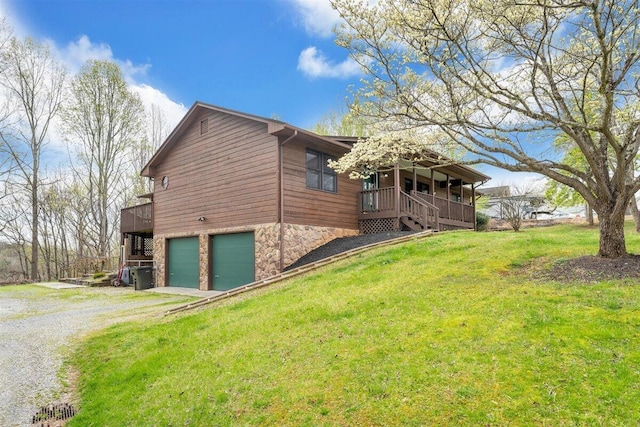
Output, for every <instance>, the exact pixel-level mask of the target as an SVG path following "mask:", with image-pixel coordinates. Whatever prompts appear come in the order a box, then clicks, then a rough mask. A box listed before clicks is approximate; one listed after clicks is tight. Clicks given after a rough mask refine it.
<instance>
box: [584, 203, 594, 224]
mask: <svg viewBox="0 0 640 427" xmlns="http://www.w3.org/2000/svg"><path fill="white" fill-rule="evenodd" d="M584 206H585V211H586V214H587V224H589V225H593V224H594V221H593V208H592V207H591V205H590V204H589V203H586V204H585V205H584Z"/></svg>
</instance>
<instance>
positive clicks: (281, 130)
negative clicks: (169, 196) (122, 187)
mask: <svg viewBox="0 0 640 427" xmlns="http://www.w3.org/2000/svg"><path fill="white" fill-rule="evenodd" d="M203 109H207V110H212V111H218V112H221V113H225V114H230V115H232V116H236V117H242V118H245V119H248V120H252V121H255V122H260V123H264V124H266V125H267V131H268V133H270V134H272V135H274V136H286V137H288V136H294V135H295V136H297V135H299V136H305V137H307V138H310V139H314V140H317V141H319V142H325V143H329V144H332V145H334V146H336V147H340V148H343V149H344V150H346V151H348V150H350V149H351V145H350V144H346V143H344V142H341V141H339V140H337V139H333V138H331V137H325V136H321V135H317V134H315V133H313V132H310V131H307V130H304V129H301V128H298V127H295V126H291V125H289V124H287V123H285V122H283V121H280V120H275V119H267V118H265V117H261V116H256V115H253V114H248V113H243V112H240V111H236V110H231V109H229V108H223V107H218V106H217V105H212V104H207V103H205V102H201V101H196V102H195V103H194V104H193V105H192V106H191V108H189V111H187V113H186V114H185V115H184V117H183V118H182V120H180V123H178V125H177V126H176V127H175V128H174V129H173V131H172V132H171V133H170V134H169V136H168V137H167V139H165V141H164V142H163V143H162V145H161V146H160V147H159V148H158V150H156V152H155V154H154V155H153V156H152V157H151V159H149V161H148V162H147V164H146V165H145V166H144V167H143V168H142V171H141V175H142V176H146V177H150V176H153V174H154V171H153V169H154V168H155V166H156V165H158V164H159V163H160V162H162V160H163V159H164V158H165V157H166V156H167V154H168V153H169V152H170V151H171V149H172V148H173V146H174V145H175V144H176V143H177V141H178V140H179V137H180V136H181V135H182V133H183V132H184V131H185V130H186V129H187V128H188V127H189V126H190V125H191V124H192V122H193V120H194V118H195V117H197V115H198V114H197V113H198V112H199V111H202V110H203Z"/></svg>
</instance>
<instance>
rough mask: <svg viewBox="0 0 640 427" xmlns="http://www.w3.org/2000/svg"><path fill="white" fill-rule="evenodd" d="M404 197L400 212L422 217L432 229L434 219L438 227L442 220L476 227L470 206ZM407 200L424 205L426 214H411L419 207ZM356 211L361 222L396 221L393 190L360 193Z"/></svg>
mask: <svg viewBox="0 0 640 427" xmlns="http://www.w3.org/2000/svg"><path fill="white" fill-rule="evenodd" d="M400 193H401V194H402V193H404V192H402V191H401V192H400ZM404 194H405V195H406V197H404V198H403V196H401V200H400V203H401V204H400V210H403V211H405V212H406V213H408V214H411V215H416V216H417V217H420V218H423V217H424V218H425V219H426V221H427V222H428V223H429V226H432V227H433V225H432V224H434V223H436V217H437V223H438V226H439V224H440V223H441V222H442V221H440V220H443V219H444V220H449V221H458V222H464V223H466V224H470V225H471V227H473V226H472V224H475V213H474V212H475V211H474V207H473V206H472V205H468V204H464V203H460V202H456V201H454V200H447V199H443V198H441V197H438V196H434V195H433V194H424V193H418V192H415V191H412V192H411V194H410V195H409V194H407V193H404ZM410 198H414V199H416V201H417V202H418V203H423V204H426V205H427V207H428V210H427V212H426V213H424V212H418V211H411V210H412V209H418V207H417V206H413V205H412V204H411V203H410V200H411V199H410ZM414 204H415V203H414ZM358 207H359V211H360V219H376V218H396V217H397V216H398V209H397V206H396V194H395V188H394V187H386V188H379V189H375V190H364V191H361V192H360V193H359V195H358ZM425 224H426V223H425ZM434 228H435V227H434Z"/></svg>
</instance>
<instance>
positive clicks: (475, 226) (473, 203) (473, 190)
mask: <svg viewBox="0 0 640 427" xmlns="http://www.w3.org/2000/svg"><path fill="white" fill-rule="evenodd" d="M471 206H473V229H474V230H475V231H478V221H476V184H475V183H473V182H472V183H471Z"/></svg>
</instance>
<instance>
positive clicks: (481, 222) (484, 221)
mask: <svg viewBox="0 0 640 427" xmlns="http://www.w3.org/2000/svg"><path fill="white" fill-rule="evenodd" d="M488 227H489V215H486V214H483V213H482V212H476V230H478V231H487V228H488Z"/></svg>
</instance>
